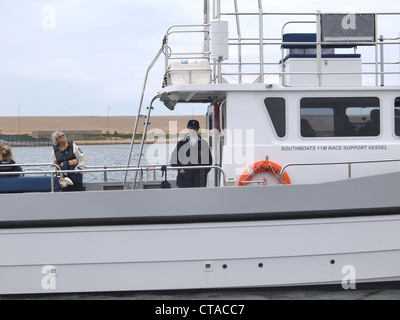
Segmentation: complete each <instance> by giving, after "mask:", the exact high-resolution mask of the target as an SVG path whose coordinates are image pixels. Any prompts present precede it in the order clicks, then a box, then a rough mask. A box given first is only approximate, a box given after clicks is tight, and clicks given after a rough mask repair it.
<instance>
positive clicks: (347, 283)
mask: <svg viewBox="0 0 400 320" xmlns="http://www.w3.org/2000/svg"><path fill="white" fill-rule="evenodd" d="M342 274H343V275H344V277H343V279H342V288H343V289H344V290H356V288H357V287H356V281H357V272H356V268H355V267H354V266H351V265H347V266H344V267H343V268H342Z"/></svg>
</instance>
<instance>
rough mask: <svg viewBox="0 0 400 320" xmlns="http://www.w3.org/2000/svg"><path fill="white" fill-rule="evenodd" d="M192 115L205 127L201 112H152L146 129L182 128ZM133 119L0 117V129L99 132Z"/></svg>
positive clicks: (124, 128) (119, 128)
mask: <svg viewBox="0 0 400 320" xmlns="http://www.w3.org/2000/svg"><path fill="white" fill-rule="evenodd" d="M191 119H196V120H198V121H199V122H200V126H201V128H204V127H205V116H199V115H196V116H152V117H151V118H150V125H149V127H148V131H151V130H155V129H157V130H161V131H162V132H165V133H169V132H170V131H175V130H177V132H181V131H182V130H184V129H185V128H186V125H187V122H188V121H189V120H191ZM135 122H136V117H135V116H110V117H106V116H105V117H98V116H81V117H74V116H70V117H24V116H21V117H1V116H0V132H1V133H3V134H10V135H17V134H28V135H32V132H33V131H56V130H60V131H74V130H76V131H79V130H101V132H102V133H103V134H105V133H107V132H110V133H115V132H117V133H125V134H129V133H132V132H133V129H134V125H135ZM143 122H144V120H143V121H140V126H139V128H138V133H142V131H143V127H144V123H143Z"/></svg>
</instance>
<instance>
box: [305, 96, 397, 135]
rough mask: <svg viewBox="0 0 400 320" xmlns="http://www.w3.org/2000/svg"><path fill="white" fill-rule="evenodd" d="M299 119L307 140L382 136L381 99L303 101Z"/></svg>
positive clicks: (310, 99) (311, 99)
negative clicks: (313, 138) (314, 138)
mask: <svg viewBox="0 0 400 320" xmlns="http://www.w3.org/2000/svg"><path fill="white" fill-rule="evenodd" d="M399 112H400V101H399ZM300 118H301V122H300V131H301V136H302V137H305V138H310V137H362V136H367V137H376V136H379V135H380V102H379V99H378V98H369V97H363V98H304V99H302V100H301V102H300ZM399 135H400V133H399Z"/></svg>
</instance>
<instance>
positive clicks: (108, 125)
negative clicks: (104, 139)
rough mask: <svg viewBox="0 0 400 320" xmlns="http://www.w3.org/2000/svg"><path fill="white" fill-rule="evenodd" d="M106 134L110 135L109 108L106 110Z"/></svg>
mask: <svg viewBox="0 0 400 320" xmlns="http://www.w3.org/2000/svg"><path fill="white" fill-rule="evenodd" d="M107 133H108V134H110V106H108V108H107Z"/></svg>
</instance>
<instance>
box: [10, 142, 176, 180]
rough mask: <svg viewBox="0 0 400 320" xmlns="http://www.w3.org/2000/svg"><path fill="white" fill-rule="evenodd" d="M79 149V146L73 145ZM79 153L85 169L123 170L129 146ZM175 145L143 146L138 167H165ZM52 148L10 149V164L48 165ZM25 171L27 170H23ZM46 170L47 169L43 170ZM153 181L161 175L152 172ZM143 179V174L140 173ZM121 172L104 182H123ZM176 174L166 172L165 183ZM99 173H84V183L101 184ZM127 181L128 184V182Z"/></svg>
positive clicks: (134, 156) (98, 147)
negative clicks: (120, 168) (110, 167)
mask: <svg viewBox="0 0 400 320" xmlns="http://www.w3.org/2000/svg"><path fill="white" fill-rule="evenodd" d="M77 144H78V145H79V143H77ZM79 147H80V149H81V151H82V152H84V153H85V155H86V167H87V168H89V167H99V166H100V167H104V166H108V167H109V166H120V167H122V168H123V167H126V165H127V163H128V157H129V151H130V145H90V146H79ZM174 147H175V145H173V144H171V145H164V144H153V145H145V146H144V150H143V157H142V164H143V165H149V166H151V165H154V166H156V165H157V166H160V165H166V164H168V163H169V160H170V157H171V153H172V152H173V149H174ZM139 151H140V149H139V146H138V145H135V146H134V149H133V152H132V158H131V165H134V164H135V163H136V161H137V159H138V156H139ZM51 153H52V147H38V148H13V155H14V160H15V162H17V163H50V156H51ZM25 169H27V168H25ZM44 169H46V170H48V168H46V167H45V168H44ZM155 174H156V176H155V178H156V180H161V172H159V171H158V172H157V171H156V172H155ZM144 175H145V176H144V177H145V178H147V173H144ZM124 176H125V173H124V172H112V173H108V174H107V179H108V181H114V182H115V181H123V180H124ZM129 178H131V180H133V173H130V174H129V175H128V179H129ZM175 178H176V172H175V170H174V171H170V172H168V179H171V180H172V179H175ZM103 179H104V174H103V173H85V175H84V182H96V181H97V182H98V181H103ZM148 179H150V180H151V179H153V175H152V173H149V176H148ZM128 181H129V180H128Z"/></svg>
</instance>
